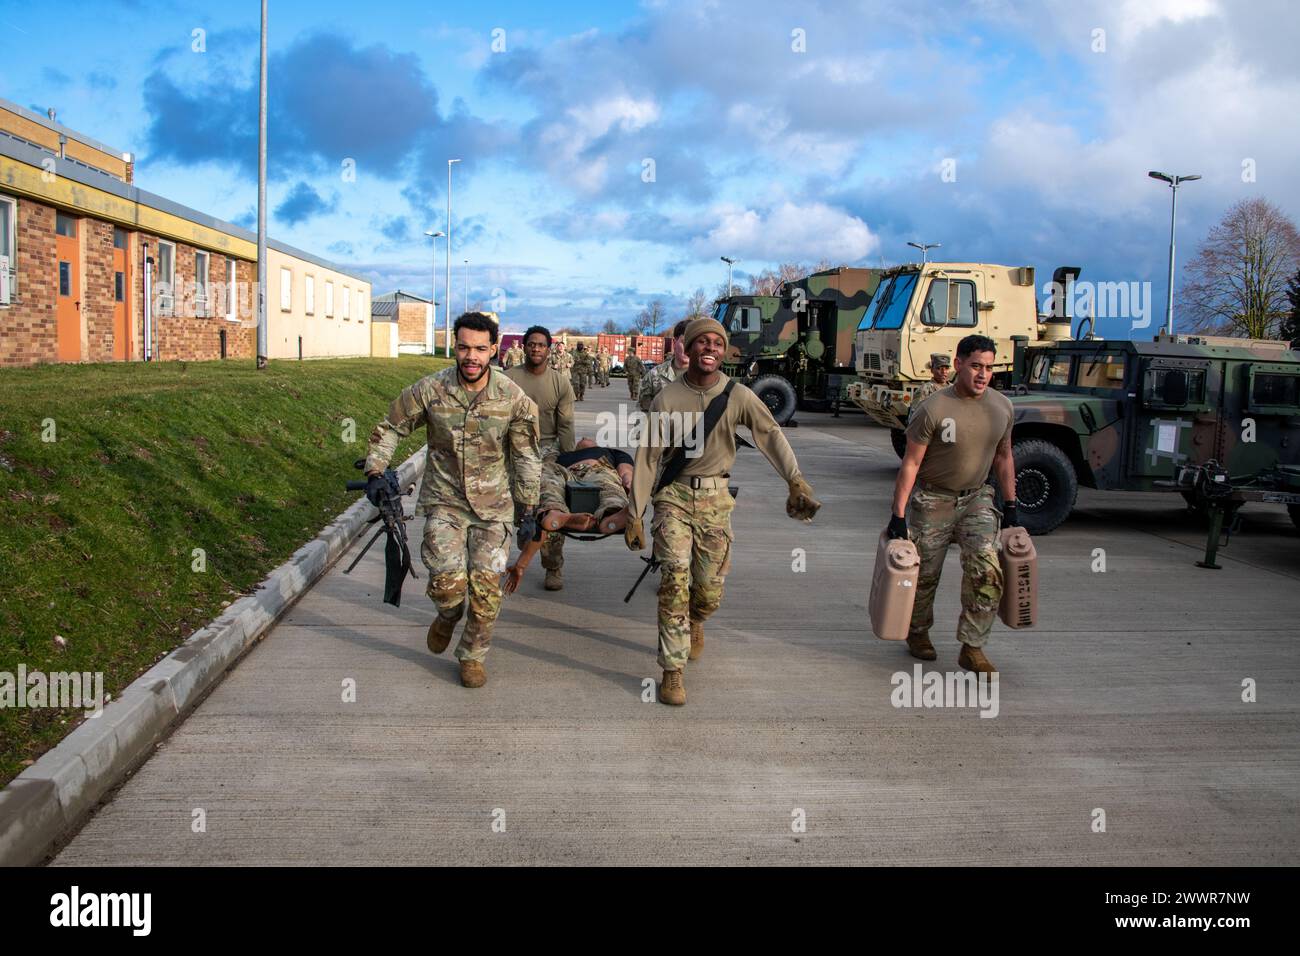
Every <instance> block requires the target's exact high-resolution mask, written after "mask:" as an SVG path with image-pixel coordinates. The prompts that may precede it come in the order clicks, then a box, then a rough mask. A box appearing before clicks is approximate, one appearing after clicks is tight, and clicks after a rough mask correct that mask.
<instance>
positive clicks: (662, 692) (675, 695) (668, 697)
mask: <svg viewBox="0 0 1300 956" xmlns="http://www.w3.org/2000/svg"><path fill="white" fill-rule="evenodd" d="M659 703H661V704H672V705H673V706H675V707H680V706H681V705H682V704H684V703H686V687H685V685H683V684H682V672H681V671H680V670H675V671H664V679H663V680H662V681H660V683H659Z"/></svg>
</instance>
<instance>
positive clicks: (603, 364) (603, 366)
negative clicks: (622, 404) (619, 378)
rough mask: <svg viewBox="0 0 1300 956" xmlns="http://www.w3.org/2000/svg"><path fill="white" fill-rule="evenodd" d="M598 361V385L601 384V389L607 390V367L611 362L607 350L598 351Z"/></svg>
mask: <svg viewBox="0 0 1300 956" xmlns="http://www.w3.org/2000/svg"><path fill="white" fill-rule="evenodd" d="M599 361H600V365H599V370H600V384H601V387H602V388H609V366H610V363H611V362H612V361H613V359H611V358H610V357H609V349H601V350H600V360H599Z"/></svg>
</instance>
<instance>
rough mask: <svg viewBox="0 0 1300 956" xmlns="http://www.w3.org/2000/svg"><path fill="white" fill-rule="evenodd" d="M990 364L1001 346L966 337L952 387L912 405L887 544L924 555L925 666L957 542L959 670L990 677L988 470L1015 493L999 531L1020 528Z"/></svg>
mask: <svg viewBox="0 0 1300 956" xmlns="http://www.w3.org/2000/svg"><path fill="white" fill-rule="evenodd" d="M996 357H997V343H995V342H994V341H993V340H992V339H991V338H989V337H988V336H985V335H968V336H966V337H965V338H964V339H962V340H961V341H960V342H959V343H957V363H956V367H955V371H956V378H955V379H954V381H953V384H952V385H951V387H948V388H942V389H940V390H939V391H937V392H935V393H934V394H933V395H931V396H929V397H928V398H927V399H925V401H924V402H923V403H922V404H921V405H919V406H917V408H916V410H915V412H914V414H913V416H912V420H911V423H910V424H909V425H908V426H907V451H906V452H905V453H904V455H903V463H902V465H900V466H899V469H898V481H897V483H896V484H895V486H894V507H893V512H892V514H891V516H890V519H889V527H888V534H889V537H890V538H906V537H909V536H910V537H911V539H912V541H913V542H914V543H915V544H916V550H917V551H918V552H919V553H920V556H921V572H920V577H919V579H918V581H917V585H916V602H915V604H914V605H913V607H912V622H911V626H910V628H909V631H908V635H907V647H908V650H909V651H910V652H911V654H912V656H913V657H915V658H917V659H919V660H923V661H932V660H934V659H935V657H936V656H937V655H936V654H935V650H934V645H933V644H932V643H931V642H930V627H931V625H932V624H933V623H934V595H935V591H936V590H937V589H938V587H939V575H940V574H941V573H942V571H943V561H944V556H945V555H946V554H947V553H948V545H949V544H950V543H951V542H953V541H956V542H957V544H958V545H959V546H960V548H961V567H962V582H961V617H960V619H959V620H958V622H957V640H958V641H960V642H961V645H962V648H961V653H960V654H959V655H958V657H957V663H958V664H959V665H961V666H962V667H964V668H965V669H966V670H970V671H976V672H979V673H986V674H993V673H996V671H997V669H996V668H995V667H994V666H993V664H992V662H990V661H989V659H988V657H986V656H985V654H984V651H983V647H984V645H985V644H986V643H987V642H988V639H989V632H990V630H992V628H993V617H994V615H995V614H996V613H997V608H998V602H999V600H1001V598H1002V567H1001V565H1000V563H999V561H998V529H999V521H998V509H997V507H996V505H995V503H994V499H993V488H992V486H991V485H990V484H989V483H988V477H989V469H990V466H991V467H992V469H993V473H994V476H995V477H996V478H997V480H998V485H999V486H1000V487H1002V488H1006V489H1011V496H1010V498H1008V499H1007V500H1006V501H1005V502H1004V503H1003V506H1002V513H1001V514H1002V520H1001V525H1002V526H1005V527H1010V526H1013V525H1016V524H1018V523H1019V522H1018V520H1017V516H1016V501H1015V487H1016V475H1015V465H1014V463H1013V460H1012V456H1011V425H1012V421H1013V419H1014V417H1015V415H1014V412H1013V409H1012V405H1011V401H1010V400H1009V399H1008V398H1007V397H1006V396H1005V395H1003V394H1002V393H1001V392H998V391H996V390H994V389H992V388H989V382H990V381H991V379H992V376H993V363H994V361H995V360H996ZM914 485H915V490H913V486H914ZM905 514H906V516H905ZM909 525H910V527H911V534H910V535H909V532H908V529H909Z"/></svg>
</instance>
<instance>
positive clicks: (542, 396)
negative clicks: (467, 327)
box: [507, 325, 574, 591]
mask: <svg viewBox="0 0 1300 956" xmlns="http://www.w3.org/2000/svg"><path fill="white" fill-rule="evenodd" d="M550 347H551V333H550V331H549V330H548V329H546V328H543V327H542V326H540V325H534V326H533V327H532V328H531V329H529V330H528V331H527V332H525V333H524V350H525V358H524V364H523V365H521V366H518V367H517V368H513V369H511V370H510V371H509V372H508V373H507V375H508V376H509V377H510V380H511V381H513V382H514V383H515V384H516V385H518V386H519V387H520V388H522V389H523V390H524V391H525V392H526V393H527V394H528V397H529V398H531V399H532V400H533V401H534V402H535V403H536V405H537V424H538V431H539V433H540V440H539V442H540V443H539V449H540V451H541V455H542V458H543V459H544V460H550V459H553V458H554V457H555V456H556V455H559V454H561V453H563V452H568V451H573V439H574V430H573V385H572V384H571V383H570V381H569V376H567V375H565V374H564V373H563V372H561V371H559V370H558V369H554V368H550V367H549V366H548V364H547V357H548V356H549V355H550ZM542 567H544V568H545V569H546V580H545V587H546V590H548V591H559V590H561V589H563V587H564V536H563V535H559V534H552V535H548V536H547V537H546V541H545V542H544V544H543V547H542Z"/></svg>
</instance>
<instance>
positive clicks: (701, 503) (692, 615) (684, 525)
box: [650, 477, 736, 671]
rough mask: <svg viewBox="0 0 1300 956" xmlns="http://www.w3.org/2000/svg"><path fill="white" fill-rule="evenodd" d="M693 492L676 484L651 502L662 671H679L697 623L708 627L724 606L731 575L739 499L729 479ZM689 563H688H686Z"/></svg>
mask: <svg viewBox="0 0 1300 956" xmlns="http://www.w3.org/2000/svg"><path fill="white" fill-rule="evenodd" d="M704 483H705V484H709V485H711V487H707V488H700V489H699V490H696V491H692V490H691V487H690V485H688V484H683V483H681V482H676V481H674V482H672V483H671V484H668V485H666V486H665V487H664V488H662V489H661V490H660V491H659V493H658V494H657V495H655V496H654V497H653V498H652V499H651V501H652V502H653V503H654V518H653V520H652V521H651V522H650V532H651V536H652V538H653V540H654V556H655V557H656V558H658V559H659V560H660V562H662V563H661V567H660V578H659V666H660V667H662V668H663V669H664V670H670V671H671V670H679V669H680V668H681V667H682V666H683V665H684V664H685V663H686V658H687V655H688V654H690V652H691V621H692V620H695V621H700V622H703V621H705V620H707V619H708V617H709V615H711V614H712V613H713V612H714V611H716V610H717V609H718V607H719V605H721V604H722V585H723V581H724V579H725V578H726V576H727V572H728V571H730V570H731V542H732V532H731V510H732V508H734V507H735V504H736V502H735V499H734V498H732V497H731V492H730V491H728V490H727V479H726V478H724V477H717V478H706V479H704ZM683 558H685V559H686V560H682V559H683Z"/></svg>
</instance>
